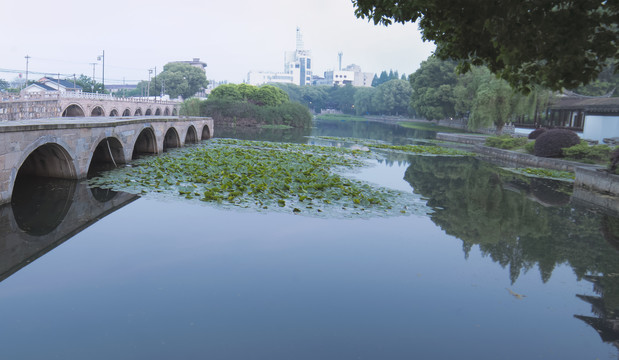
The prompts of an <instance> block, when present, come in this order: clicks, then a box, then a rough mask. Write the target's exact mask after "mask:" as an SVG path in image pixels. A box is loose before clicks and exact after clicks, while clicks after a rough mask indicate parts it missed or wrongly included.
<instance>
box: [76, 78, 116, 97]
mask: <svg viewBox="0 0 619 360" xmlns="http://www.w3.org/2000/svg"><path fill="white" fill-rule="evenodd" d="M75 85H78V86H81V87H82V91H83V92H87V93H100V94H102V93H107V92H108V91H107V90H106V91H103V84H102V83H99V82H96V81H94V80H93V79H92V78H90V77H88V76H86V75H84V74H82V75H80V76H79V77H78V78H76V79H75Z"/></svg>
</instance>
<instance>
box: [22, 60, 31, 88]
mask: <svg viewBox="0 0 619 360" xmlns="http://www.w3.org/2000/svg"><path fill="white" fill-rule="evenodd" d="M31 57H32V56H29V55H26V56H25V57H24V58H25V59H26V84H25V85H24V87H25V86H28V62H29V60H30V58H31Z"/></svg>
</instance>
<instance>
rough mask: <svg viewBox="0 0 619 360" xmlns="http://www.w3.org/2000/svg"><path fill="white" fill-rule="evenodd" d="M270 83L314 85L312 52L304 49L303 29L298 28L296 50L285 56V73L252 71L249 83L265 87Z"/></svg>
mask: <svg viewBox="0 0 619 360" xmlns="http://www.w3.org/2000/svg"><path fill="white" fill-rule="evenodd" d="M270 82H277V83H289V84H296V85H299V86H303V85H311V84H312V52H311V51H310V50H307V49H304V45H303V37H302V36H301V29H299V28H297V41H296V49H295V50H294V51H288V52H286V53H285V54H284V72H265V71H251V72H249V74H247V83H248V84H250V85H255V86H259V85H263V84H267V83H270Z"/></svg>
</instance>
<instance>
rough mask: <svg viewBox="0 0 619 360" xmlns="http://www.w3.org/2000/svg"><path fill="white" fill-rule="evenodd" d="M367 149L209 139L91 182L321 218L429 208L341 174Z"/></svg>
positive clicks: (358, 163) (362, 159) (362, 160)
mask: <svg viewBox="0 0 619 360" xmlns="http://www.w3.org/2000/svg"><path fill="white" fill-rule="evenodd" d="M370 157H371V154H370V153H368V152H364V151H358V150H351V149H345V148H336V147H329V146H318V145H303V144H289V143H275V142H261V141H247V140H233V139H213V140H210V141H208V142H206V143H203V144H200V145H199V146H196V147H189V148H183V149H178V150H175V151H172V152H168V153H165V154H162V155H159V156H151V157H148V158H144V159H140V160H137V161H134V162H132V163H131V165H130V166H127V167H124V168H119V169H116V170H113V171H110V172H106V173H104V174H102V175H101V176H99V177H96V178H93V179H91V180H90V185H92V186H97V187H102V188H109V189H113V190H118V191H126V192H131V193H136V194H144V195H146V194H165V195H174V196H180V197H184V198H186V199H194V200H198V199H199V200H202V201H205V202H211V203H217V204H222V205H224V206H240V207H245V208H252V209H259V210H283V211H291V212H294V213H297V214H298V213H303V214H319V215H323V216H357V215H369V216H378V215H383V216H384V215H394V214H406V213H419V214H421V213H427V212H428V208H426V206H425V203H424V202H423V201H421V200H419V198H418V197H416V195H414V194H412V191H411V192H410V193H405V192H401V191H396V190H392V189H386V188H382V187H378V186H374V185H371V184H368V183H365V182H362V181H358V180H352V179H349V178H347V177H346V176H344V175H342V172H344V171H351V170H352V169H353V168H356V167H362V166H367V165H368V163H367V159H368V158H370Z"/></svg>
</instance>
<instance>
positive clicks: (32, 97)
mask: <svg viewBox="0 0 619 360" xmlns="http://www.w3.org/2000/svg"><path fill="white" fill-rule="evenodd" d="M61 98H63V99H89V100H107V101H120V102H130V103H147V104H164V105H176V104H178V103H179V101H178V100H161V99H152V98H141V97H128V98H124V97H116V96H114V95H112V94H98V93H85V92H75V91H68V92H58V91H41V92H32V93H23V94H11V93H0V101H2V102H12V101H36V100H59V99H61Z"/></svg>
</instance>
